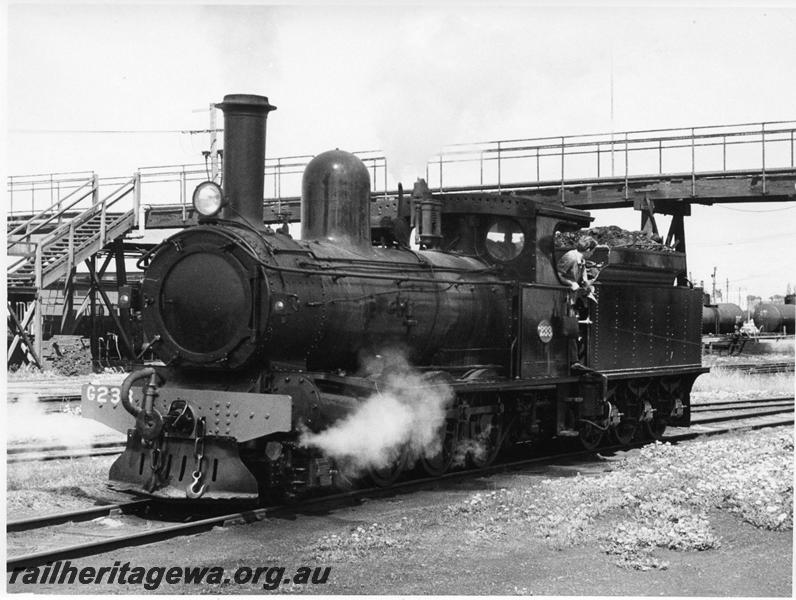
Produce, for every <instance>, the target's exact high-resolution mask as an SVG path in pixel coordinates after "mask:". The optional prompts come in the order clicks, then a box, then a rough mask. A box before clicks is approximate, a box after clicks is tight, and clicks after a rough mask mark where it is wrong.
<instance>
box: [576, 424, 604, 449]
mask: <svg viewBox="0 0 796 600" xmlns="http://www.w3.org/2000/svg"><path fill="white" fill-rule="evenodd" d="M603 433H605V432H604V431H603V430H602V429H598V428H597V427H595V426H594V425H592V424H591V423H583V424H582V425H581V426H580V436H579V437H578V439H579V440H580V444H581V446H583V447H584V448H585V449H586V450H596V449H597V448H598V447H599V446H600V442H602V441H603Z"/></svg>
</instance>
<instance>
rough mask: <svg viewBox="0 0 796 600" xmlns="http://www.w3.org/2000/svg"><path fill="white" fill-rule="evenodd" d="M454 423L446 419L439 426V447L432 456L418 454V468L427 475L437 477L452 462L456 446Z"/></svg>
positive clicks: (448, 467) (445, 470) (444, 471)
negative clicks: (442, 424)
mask: <svg viewBox="0 0 796 600" xmlns="http://www.w3.org/2000/svg"><path fill="white" fill-rule="evenodd" d="M455 428H456V423H455V422H452V421H446V422H445V425H444V426H443V427H441V428H440V431H439V436H440V449H439V452H437V453H436V454H435V455H434V456H426V455H425V454H423V455H421V456H420V468H421V469H422V471H423V472H424V473H425V474H426V475H428V476H429V477H439V476H440V475H442V474H444V473H446V472H447V471H448V470H449V469H450V468H451V465H452V464H453V457H454V450H455V446H456V429H455Z"/></svg>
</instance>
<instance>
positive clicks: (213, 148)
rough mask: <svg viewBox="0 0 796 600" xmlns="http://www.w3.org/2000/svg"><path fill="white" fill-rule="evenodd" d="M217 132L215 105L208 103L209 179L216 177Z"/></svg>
mask: <svg viewBox="0 0 796 600" xmlns="http://www.w3.org/2000/svg"><path fill="white" fill-rule="evenodd" d="M217 146H218V133H217V132H216V105H215V104H214V103H212V102H211V103H210V176H211V179H210V181H215V180H216V178H217V177H218V170H219V169H218V149H217Z"/></svg>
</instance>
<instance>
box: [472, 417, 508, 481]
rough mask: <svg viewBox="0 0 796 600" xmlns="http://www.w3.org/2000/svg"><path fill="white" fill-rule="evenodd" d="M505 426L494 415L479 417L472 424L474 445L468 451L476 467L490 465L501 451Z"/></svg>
mask: <svg viewBox="0 0 796 600" xmlns="http://www.w3.org/2000/svg"><path fill="white" fill-rule="evenodd" d="M502 438H503V428H502V427H501V425H500V420H499V419H498V418H497V417H493V416H492V415H482V416H480V417H477V418H476V419H475V420H474V421H473V422H472V423H471V424H470V441H471V442H472V443H473V444H474V447H473V448H472V449H471V450H470V451H469V452H468V453H467V459H468V461H469V462H470V464H471V465H472V466H474V467H475V468H482V467H488V466H489V465H491V464H492V463H493V462H495V459H496V458H497V455H498V452H500V442H501V440H502Z"/></svg>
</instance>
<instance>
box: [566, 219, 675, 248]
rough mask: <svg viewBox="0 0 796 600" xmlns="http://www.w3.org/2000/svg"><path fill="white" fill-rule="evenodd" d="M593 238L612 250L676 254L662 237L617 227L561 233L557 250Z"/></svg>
mask: <svg viewBox="0 0 796 600" xmlns="http://www.w3.org/2000/svg"><path fill="white" fill-rule="evenodd" d="M587 236H589V237H592V238H594V240H595V241H596V242H597V243H598V244H601V245H605V246H608V247H610V248H635V249H637V250H651V251H653V252H675V249H674V248H671V247H669V246H667V245H666V244H664V243H663V241H662V240H661V237H660V236H658V235H654V234H652V233H645V232H643V231H628V230H627V229H622V228H621V227H617V226H616V225H609V226H607V227H593V228H591V229H580V230H578V231H561V232H558V233H557V234H556V240H555V243H556V248H574V247H575V246H576V245H577V243H578V241H579V240H581V239H582V238H584V237H587Z"/></svg>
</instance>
